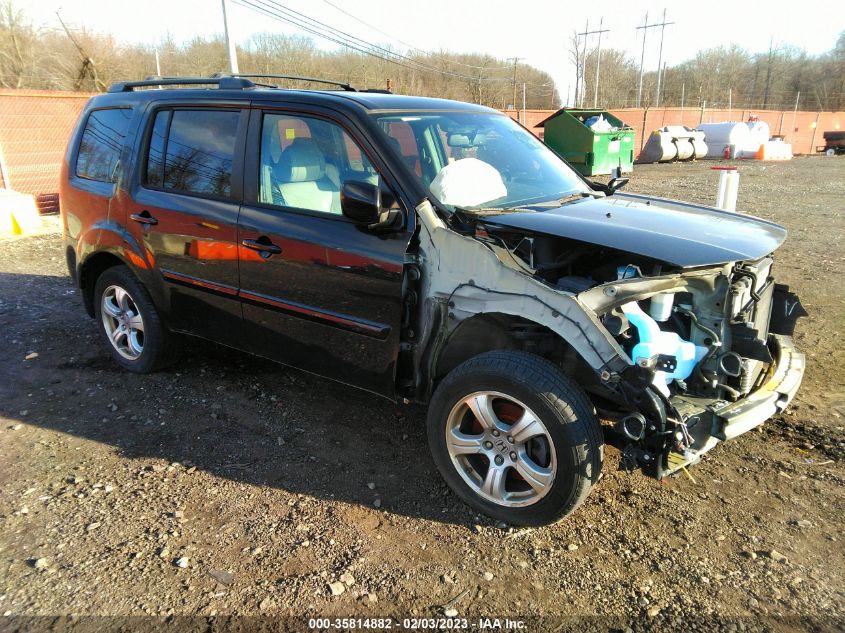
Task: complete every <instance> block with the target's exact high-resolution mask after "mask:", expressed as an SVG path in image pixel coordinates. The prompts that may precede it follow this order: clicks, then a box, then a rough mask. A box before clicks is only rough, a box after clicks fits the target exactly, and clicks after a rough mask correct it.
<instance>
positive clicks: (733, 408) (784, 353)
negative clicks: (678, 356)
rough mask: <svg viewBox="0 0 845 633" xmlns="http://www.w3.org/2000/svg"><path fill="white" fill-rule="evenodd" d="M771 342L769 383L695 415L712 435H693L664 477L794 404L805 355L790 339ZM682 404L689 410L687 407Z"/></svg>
mask: <svg viewBox="0 0 845 633" xmlns="http://www.w3.org/2000/svg"><path fill="white" fill-rule="evenodd" d="M770 342H771V351H772V356H773V357H774V363H773V364H772V368H771V369H770V370H769V378H768V380H766V382H765V383H764V384H763V385H762V386H760V387H759V388H758V389H757V390H755V391H752V392H751V393H749V394H748V395H747V396H746V397H744V398H742V399H741V400H737V401H736V402H729V403H728V402H723V401H717V402H714V403H711V404H708V405H707V406H706V407H704V409H703V410H702V411H700V412H699V413H696V414H695V415H696V416H697V417H698V418H699V420H700V422H699V424H702V423H706V421H707V420H708V418H709V422H710V428H709V433H707V434H706V436H702V435H699V434H697V433H694V435H697V436H698V438H697V441H696V442H695V443H694V445H693V446H692V447H691V448H689V449H687V450H686V451H684V452H683V453H679V452H676V451H670V452H669V453H668V455H667V458H666V464H665V465H664V469H663V473H662V474H663V475H668V474H671V473H673V472H675V471H677V470H679V469H681V468H683V467H685V466H689V465H691V464H694V463H696V462H697V461H699V460H700V459H701V457H702V455H704V454H705V453H707V452H708V451H709V450H710V449H712V448H713V447H714V446H716V444H718V443H719V442H722V441H725V440H730V439H733V438H735V437H737V436H738V435H742V434H743V433H745V432H747V431H750V430H751V429H753V428H756V427H758V426H760V425H761V424H762V423H763V422H765V421H766V420H768V419H769V418H770V417H772V416H773V415H775V414H777V413H780V412H781V411H783V410H784V409H785V408H786V407H787V405H788V404H789V403H790V402H791V401H792V398H793V397H794V396H795V393H796V392H797V391H798V388H799V387H800V386H801V380H802V379H803V377H804V368H805V361H804V354H802V353H801V352H799V351H798V350H796V349H795V345H794V344H793V342H792V338H791V337H789V336H785V335H779V334H772V335H771V337H770ZM672 400H674V398H673V399H672ZM679 404H681V405H682V406H683V405H687V406H688V403H679ZM679 408H680V407H679ZM690 417H692V416H690Z"/></svg>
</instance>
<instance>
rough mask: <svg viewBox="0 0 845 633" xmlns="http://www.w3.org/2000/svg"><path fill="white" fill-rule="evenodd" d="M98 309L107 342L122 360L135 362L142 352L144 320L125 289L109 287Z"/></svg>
mask: <svg viewBox="0 0 845 633" xmlns="http://www.w3.org/2000/svg"><path fill="white" fill-rule="evenodd" d="M100 308H101V310H100V312H101V313H102V318H103V327H104V328H105V331H106V336H107V337H108V339H109V342H110V343H111V344H112V346H113V347H114V349H115V350H117V352H118V354H120V355H121V356H123V357H124V358H126V359H128V360H137V359H138V358H139V357H140V356H141V354H142V353H143V352H144V319H143V318H142V317H141V311H140V310H139V309H138V306H137V304H136V303H135V300H134V299H133V298H132V296H131V295H130V294H129V293H128V292H127V291H126V289H125V288H121V287H120V286H109V287H108V288H106V289H105V291H104V292H103V295H102V303H101V305H100Z"/></svg>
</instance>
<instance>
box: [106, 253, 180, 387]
mask: <svg viewBox="0 0 845 633" xmlns="http://www.w3.org/2000/svg"><path fill="white" fill-rule="evenodd" d="M94 310H95V316H96V319H97V323H98V325H99V329H100V333H101V334H102V335H103V338H104V339H105V340H106V344H107V345H108V348H109V352H111V355H112V358H114V360H115V361H117V363H118V364H119V365H120V366H121V367H123V368H124V369H128V370H129V371H132V372H135V373H139V374H145V373H149V372H152V371H155V370H156V369H160V368H161V367H164V366H166V365H168V364H170V363H172V362H173V361H175V360H176V358H178V354H179V352H180V350H181V338H180V337H179V336H177V335H175V334H173V333H171V332H170V331H169V330H168V329H167V328H166V327H165V326H164V324H163V323H162V322H161V319H160V318H159V315H158V312H156V309H155V306H154V305H153V302H152V299H151V298H150V295H149V293H148V292H147V289H146V288H144V287H143V286H142V285H141V283H140V282H139V281H138V280H137V279H136V278H135V276H134V275H133V274H132V272H131V271H130V270H129V269H128V268H127V267H126V266H115V267H113V268H109V269H107V270H106V271H104V272H103V273H102V274H101V275H100V276H99V277H98V278H97V283H96V284H95V286H94Z"/></svg>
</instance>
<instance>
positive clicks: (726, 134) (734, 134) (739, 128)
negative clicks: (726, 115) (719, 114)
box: [698, 121, 768, 158]
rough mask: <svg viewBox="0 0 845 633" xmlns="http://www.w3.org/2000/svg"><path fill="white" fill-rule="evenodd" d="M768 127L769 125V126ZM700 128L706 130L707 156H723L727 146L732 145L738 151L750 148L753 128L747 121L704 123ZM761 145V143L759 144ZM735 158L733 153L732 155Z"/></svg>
mask: <svg viewBox="0 0 845 633" xmlns="http://www.w3.org/2000/svg"><path fill="white" fill-rule="evenodd" d="M767 127H768V126H767ZM698 129H699V130H700V131H702V132H704V142H705V143H707V158H722V157H723V156H724V155H725V147H727V146H730V147H731V149H732V150H733V149H734V148H735V149H736V151H741V150H746V149H750V147H751V146H752V145H753V143H754V141H753V140H752V135H751V129H750V128H749V127H748V125H747V124H746V123H736V122H730V121H729V122H726V123H702V124H700V125H699V126H698ZM757 146H758V147H759V143H758V145H757ZM731 157H732V158H733V157H734V156H733V154H732V155H731Z"/></svg>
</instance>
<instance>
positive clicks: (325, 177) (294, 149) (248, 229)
mask: <svg viewBox="0 0 845 633" xmlns="http://www.w3.org/2000/svg"><path fill="white" fill-rule="evenodd" d="M351 129H352V128H351V126H350V125H349V124H348V122H346V121H345V120H343V119H340V118H338V117H336V116H332V115H328V114H323V115H321V114H314V113H313V112H311V113H305V112H303V113H298V112H290V111H285V112H282V111H273V110H261V109H255V110H253V112H252V114H251V117H250V125H249V140H248V142H247V148H248V149H247V154H246V158H245V173H244V179H245V198H244V205H243V207H242V210H241V215H240V219H239V222H238V240H239V248H240V288H241V290H240V296H241V299H242V301H243V314H244V326H245V331H246V336H247V338H248V341H249V345H250V349H251V351H253V352H255V353H257V354H260V355H262V356H266V357H270V358H273V359H274V360H278V361H281V362H284V363H288V364H291V365H294V366H297V367H300V368H302V369H306V370H308V371H312V372H314V373H318V374H321V375H324V376H328V377H330V378H334V379H336V380H340V381H342V382H345V383H348V384H352V385H355V386H358V387H362V388H364V389H368V390H370V391H373V392H376V393H379V394H383V395H387V396H389V397H393V396H394V395H395V393H394V391H395V373H396V358H397V355H398V351H399V338H400V331H399V330H400V323H401V313H402V282H403V265H404V258H405V252H406V250H407V246H408V242H409V240H410V236H411V226H410V224H411V223H412V221H413V219H412V217H411V216H410V215H408V214H406V217H407V218H408V222H407V223H406V226H404V227H402V228H400V229H398V230H395V231H393V232H390V233H382V234H376V233H373V232H371V231H369V230H367V229H366V228H362V227H359V226H357V225H356V224H354V223H352V222H351V221H349V220H348V219H347V218H345V217H344V216H343V215H342V214H341V212H340V188H341V185H342V183H343V182H344V181H346V180H357V181H367V182H371V183H374V184H380V185H381V186H383V187H385V188H390V187H391V186H393V187H395V185H391V184H390V183H389V182H388V181H387V180H386V179H385V171H386V170H385V169H384V167H383V165H381V166H377V163H376V162H375V161H373V160H372V156H373V154H374V152H373V150H372V148H371V146H369V145H368V144H366V143H365V142H362V141H361V140H360V137H356V136H355V135H353V133H352V132H351V131H350V130H351Z"/></svg>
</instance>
